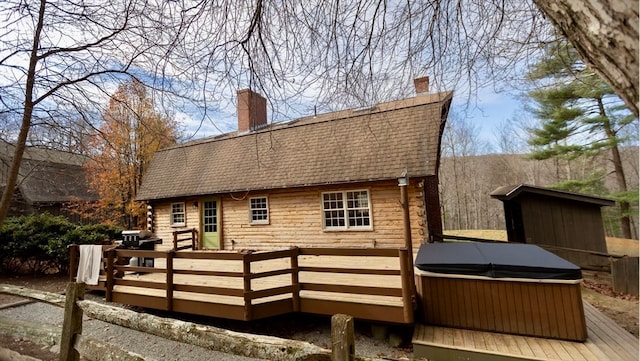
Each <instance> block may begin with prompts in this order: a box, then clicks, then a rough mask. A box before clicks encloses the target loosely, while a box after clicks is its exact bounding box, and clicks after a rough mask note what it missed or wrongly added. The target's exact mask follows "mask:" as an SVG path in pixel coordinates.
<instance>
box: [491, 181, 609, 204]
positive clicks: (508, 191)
mask: <svg viewBox="0 0 640 361" xmlns="http://www.w3.org/2000/svg"><path fill="white" fill-rule="evenodd" d="M522 194H538V195H543V196H547V197H553V198H558V199H565V200H571V201H575V202H582V203H590V204H595V205H598V206H613V205H614V204H615V201H614V200H612V199H609V198H604V197H598V196H592V195H587V194H582V193H574V192H567V191H560V190H555V189H549V188H544V187H538V186H532V185H528V184H519V185H515V186H514V185H510V186H503V187H499V188H497V189H496V190H494V191H493V192H491V193H490V195H491V197H493V198H496V199H499V200H501V201H510V200H513V199H516V198H518V197H520V196H521V195H522Z"/></svg>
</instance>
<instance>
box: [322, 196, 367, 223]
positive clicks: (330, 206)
mask: <svg viewBox="0 0 640 361" xmlns="http://www.w3.org/2000/svg"><path fill="white" fill-rule="evenodd" d="M369 204H370V202H369V192H368V191H366V190H358V191H346V192H330V193H329V192H328V193H322V210H323V223H324V229H328V230H346V229H351V230H353V229H367V230H370V229H371V210H370V208H369Z"/></svg>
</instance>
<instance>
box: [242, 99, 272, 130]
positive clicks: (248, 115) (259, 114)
mask: <svg viewBox="0 0 640 361" xmlns="http://www.w3.org/2000/svg"><path fill="white" fill-rule="evenodd" d="M266 124H267V99H265V98H264V97H263V96H262V95H260V94H258V93H255V92H253V91H251V89H242V90H238V133H246V132H250V131H252V130H256V129H258V128H261V127H262V126H264V125H266Z"/></svg>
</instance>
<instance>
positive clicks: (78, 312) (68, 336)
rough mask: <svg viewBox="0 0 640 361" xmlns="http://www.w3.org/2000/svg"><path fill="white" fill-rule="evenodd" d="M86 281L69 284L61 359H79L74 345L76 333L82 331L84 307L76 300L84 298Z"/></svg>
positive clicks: (65, 360)
mask: <svg viewBox="0 0 640 361" xmlns="http://www.w3.org/2000/svg"><path fill="white" fill-rule="evenodd" d="M84 287H85V285H84V283H75V282H70V283H68V284H67V291H66V292H67V298H66V302H65V306H64V323H63V324H62V335H61V337H60V359H59V360H60V361H78V360H79V359H80V354H79V353H78V351H76V349H75V348H74V347H73V345H74V343H75V341H76V335H79V334H81V333H82V309H81V308H80V307H79V306H78V304H77V303H76V301H78V300H82V299H84Z"/></svg>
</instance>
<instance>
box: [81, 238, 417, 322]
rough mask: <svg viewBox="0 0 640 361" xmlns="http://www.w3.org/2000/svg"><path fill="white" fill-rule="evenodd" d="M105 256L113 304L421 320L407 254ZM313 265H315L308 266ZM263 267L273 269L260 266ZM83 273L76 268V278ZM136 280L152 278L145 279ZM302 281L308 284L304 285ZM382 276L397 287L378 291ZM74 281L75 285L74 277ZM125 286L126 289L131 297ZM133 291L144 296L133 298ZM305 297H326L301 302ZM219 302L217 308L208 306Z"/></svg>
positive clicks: (253, 314) (119, 252)
mask: <svg viewBox="0 0 640 361" xmlns="http://www.w3.org/2000/svg"><path fill="white" fill-rule="evenodd" d="M77 252H78V250H77V246H76V247H75V248H74V247H72V249H71V254H72V256H71V259H72V261H73V260H76V259H77V258H78V257H77ZM74 254H75V255H74ZM105 256H106V257H105V264H106V266H105V270H106V272H105V274H106V278H105V279H104V283H103V284H102V285H103V287H104V290H105V293H106V295H105V296H106V300H107V301H109V302H119V303H127V304H133V305H137V306H144V307H148V308H156V309H163V310H168V311H177V312H187V313H196V314H203V315H209V316H215V317H226V318H231V319H242V320H252V319H259V318H264V317H269V316H273V315H278V314H285V313H290V312H308V313H317V314H328V315H330V314H335V313H347V314H350V315H353V316H354V317H356V318H367V319H376V320H380V321H386V322H396V323H411V322H413V319H414V315H413V311H414V309H415V291H414V290H413V289H412V285H413V283H412V282H411V279H410V272H409V270H410V267H411V262H410V258H409V257H410V256H409V254H408V251H407V250H406V249H403V248H401V249H371V248H367V249H353V248H296V247H294V248H291V249H286V250H278V251H269V252H253V253H251V252H245V253H237V252H207V251H198V252H192V251H178V252H176V251H174V250H173V249H171V250H169V251H141V250H126V249H109V250H107V251H105ZM131 257H138V258H140V257H143V258H154V259H155V264H156V267H135V266H130V265H129V264H128V262H126V260H128V259H129V258H131ZM340 257H343V258H345V259H352V258H353V257H356V258H360V257H392V258H397V260H398V267H395V268H394V269H385V268H381V267H376V266H375V265H368V266H367V267H349V262H348V261H346V262H342V263H341V264H342V266H340V265H335V264H332V263H331V260H335V259H336V258H340ZM311 259H312V260H313V262H309V260H311ZM123 260H124V262H123ZM325 260H326V261H325ZM198 262H200V263H198ZM163 263H164V265H163ZM264 263H268V264H269V266H268V267H266V266H261V265H262V264H264ZM301 263H302V264H301ZM199 264H202V266H198V265H199ZM344 265H347V266H344ZM76 269H77V266H76V265H73V264H72V265H71V270H72V271H73V272H74V273H73V274H75V270H76ZM134 274H146V275H149V276H145V277H140V278H139V279H138V278H136V277H133V276H132V275H134ZM310 274H316V275H317V274H320V275H324V274H326V275H328V276H329V277H328V278H327V277H324V279H325V280H326V279H332V278H334V277H339V276H338V275H342V276H345V275H346V276H347V277H349V275H352V276H353V277H360V278H362V277H364V278H367V279H368V280H369V282H368V283H367V284H366V285H356V284H348V283H342V284H336V283H335V282H323V281H316V280H315V279H316V278H314V277H310V276H309V275H310ZM301 275H302V276H303V277H304V278H305V279H306V281H303V282H301V281H300V278H301ZM185 276H186V277H185ZM189 276H198V277H197V278H194V277H190V278H189ZM382 276H393V277H397V279H398V281H397V283H394V284H393V285H392V286H388V285H387V286H379V285H377V283H376V282H375V281H376V279H377V278H379V277H382ZM71 277H72V280H73V275H72V276H71ZM187 279H188V280H187ZM120 286H126V287H125V289H126V290H124V289H123V288H122V287H120ZM134 288H135V290H137V291H133V290H134ZM140 290H142V291H140ZM159 291H160V292H159ZM301 292H302V293H313V294H321V295H323V296H322V297H315V296H309V297H301ZM152 295H153V297H152ZM349 295H351V297H349ZM354 295H355V297H354ZM160 296H161V297H160ZM208 296H213V297H218V296H220V297H218V298H219V299H224V301H206V302H204V301H202V302H201V301H198V300H199V299H202V298H203V297H208ZM375 297H378V298H383V299H391V300H393V302H389V303H394V302H395V303H394V304H393V305H391V306H390V305H389V304H376V302H368V301H367V300H368V299H370V298H375ZM354 298H357V300H356V301H354ZM212 303H214V304H215V305H216V307H208V305H211V304H212Z"/></svg>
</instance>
